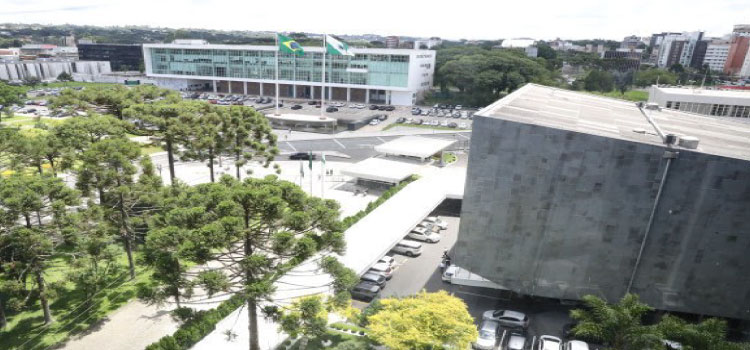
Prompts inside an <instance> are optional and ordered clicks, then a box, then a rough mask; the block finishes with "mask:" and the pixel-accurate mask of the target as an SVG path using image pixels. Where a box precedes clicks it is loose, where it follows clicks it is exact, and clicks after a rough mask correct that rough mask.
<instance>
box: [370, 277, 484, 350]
mask: <svg viewBox="0 0 750 350" xmlns="http://www.w3.org/2000/svg"><path fill="white" fill-rule="evenodd" d="M381 304H382V309H381V310H380V311H378V312H377V313H375V314H373V315H372V316H370V317H369V318H368V321H369V327H368V328H369V333H368V336H369V337H370V338H371V339H373V340H375V341H377V342H378V343H380V344H383V345H385V346H387V347H388V348H390V349H393V350H400V349H445V348H448V349H466V348H467V347H468V346H469V344H471V342H472V341H474V340H475V339H476V338H477V330H476V327H475V326H474V319H473V318H472V317H471V315H469V311H468V310H467V308H466V304H465V303H464V302H463V301H462V300H461V299H459V298H456V297H454V296H452V295H449V294H448V293H446V292H445V291H439V292H437V293H427V292H424V291H423V292H420V293H419V294H417V295H415V296H411V297H406V298H389V299H383V300H381Z"/></svg>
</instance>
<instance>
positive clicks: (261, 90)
mask: <svg viewBox="0 0 750 350" xmlns="http://www.w3.org/2000/svg"><path fill="white" fill-rule="evenodd" d="M258 86H260V96H263V83H258Z"/></svg>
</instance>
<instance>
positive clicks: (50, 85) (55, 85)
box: [22, 81, 121, 91]
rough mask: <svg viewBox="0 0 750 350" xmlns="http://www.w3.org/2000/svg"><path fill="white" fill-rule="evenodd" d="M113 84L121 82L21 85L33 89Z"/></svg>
mask: <svg viewBox="0 0 750 350" xmlns="http://www.w3.org/2000/svg"><path fill="white" fill-rule="evenodd" d="M114 85H121V84H113V83H89V82H84V81H66V82H54V83H42V84H37V85H33V86H22V88H23V89H24V91H29V90H35V89H44V88H60V87H79V86H83V87H86V86H114Z"/></svg>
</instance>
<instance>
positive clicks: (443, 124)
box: [440, 120, 448, 127]
mask: <svg viewBox="0 0 750 350" xmlns="http://www.w3.org/2000/svg"><path fill="white" fill-rule="evenodd" d="M440 126H446V127H447V126H448V121H447V120H443V121H441V122H440Z"/></svg>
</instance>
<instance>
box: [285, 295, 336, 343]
mask: <svg viewBox="0 0 750 350" xmlns="http://www.w3.org/2000/svg"><path fill="white" fill-rule="evenodd" d="M279 323H280V327H279V328H281V330H282V331H283V332H285V333H287V334H289V336H290V337H292V338H296V337H297V336H299V335H302V336H305V337H307V338H308V339H315V340H317V341H318V342H320V341H322V340H323V337H324V336H325V334H326V325H327V324H328V311H327V310H326V308H325V305H324V302H323V298H322V297H321V296H320V295H313V296H309V297H303V298H300V299H299V300H296V301H294V302H293V303H292V304H291V305H290V306H289V307H287V309H286V310H285V312H284V313H283V315H282V316H281V318H280V322H279Z"/></svg>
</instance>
